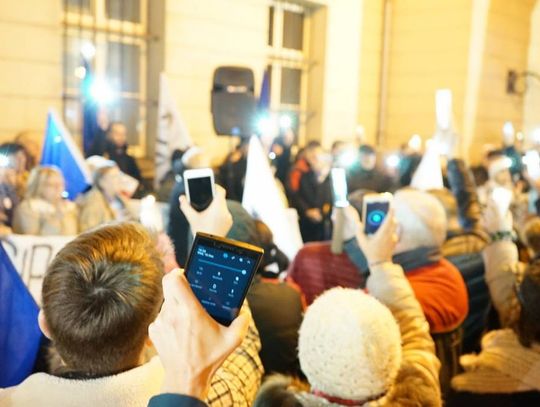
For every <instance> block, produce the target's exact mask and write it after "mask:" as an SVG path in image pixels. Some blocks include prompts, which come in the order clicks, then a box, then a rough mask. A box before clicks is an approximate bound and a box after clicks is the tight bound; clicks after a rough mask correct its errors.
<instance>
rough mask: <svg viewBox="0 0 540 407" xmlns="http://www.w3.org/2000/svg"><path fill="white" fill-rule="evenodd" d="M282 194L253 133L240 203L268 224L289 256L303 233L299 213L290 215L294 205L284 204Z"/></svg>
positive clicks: (300, 243) (277, 241)
mask: <svg viewBox="0 0 540 407" xmlns="http://www.w3.org/2000/svg"><path fill="white" fill-rule="evenodd" d="M282 195H283V193H282V192H281V191H280V189H279V187H278V185H277V183H276V180H275V178H274V175H273V173H272V170H271V168H270V164H269V163H268V157H267V156H266V154H265V153H264V150H263V148H262V145H261V142H260V141H259V139H257V138H256V137H252V138H251V140H250V142H249V151H248V159H247V170H246V179H245V183H244V196H243V197H242V205H243V206H244V208H245V209H246V210H247V211H248V212H249V213H250V214H251V216H253V217H254V218H256V219H259V220H261V221H263V222H264V223H266V224H267V225H268V227H269V228H270V230H271V231H272V234H273V235H274V243H275V244H276V245H277V246H278V247H279V248H280V249H281V250H282V251H283V253H285V254H286V255H287V257H289V259H291V260H292V259H293V258H294V256H296V253H297V252H298V250H300V248H301V247H302V237H301V236H300V229H299V227H298V216H297V215H296V214H295V215H296V216H291V213H290V212H291V211H294V209H292V210H291V209H288V208H287V207H286V204H285V200H284V199H283V198H282Z"/></svg>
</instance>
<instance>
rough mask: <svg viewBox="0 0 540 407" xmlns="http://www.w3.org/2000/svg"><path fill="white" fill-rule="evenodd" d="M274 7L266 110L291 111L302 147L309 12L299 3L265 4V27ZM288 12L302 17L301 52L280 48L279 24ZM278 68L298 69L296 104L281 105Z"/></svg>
mask: <svg viewBox="0 0 540 407" xmlns="http://www.w3.org/2000/svg"><path fill="white" fill-rule="evenodd" d="M271 7H273V8H274V14H273V24H274V25H273V28H272V29H270V27H269V28H268V33H269V34H270V32H272V34H273V36H272V45H270V44H269V43H268V42H269V41H267V55H268V61H267V65H269V66H271V67H272V70H271V79H270V80H271V83H272V86H271V87H270V109H271V110H272V111H273V112H277V113H278V114H279V113H282V112H294V113H295V114H296V115H297V116H298V134H297V138H298V143H300V144H304V143H305V140H306V124H307V119H308V111H307V102H308V74H309V69H310V61H309V55H310V34H311V19H310V14H311V9H310V8H309V7H306V6H304V5H302V4H298V3H292V2H287V1H280V0H272V1H270V2H269V4H268V24H269V25H270V8H271ZM285 11H290V12H294V13H299V14H300V13H301V14H303V33H302V34H303V35H302V50H296V49H291V48H284V47H283V24H284V12H285ZM282 68H292V69H299V70H300V71H301V80H300V103H299V104H286V103H282V102H281V86H282V74H281V69H282Z"/></svg>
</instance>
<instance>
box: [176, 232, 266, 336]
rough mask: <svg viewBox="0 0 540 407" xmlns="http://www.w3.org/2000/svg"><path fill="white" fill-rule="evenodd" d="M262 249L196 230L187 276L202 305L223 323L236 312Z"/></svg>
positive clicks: (242, 300)
mask: <svg viewBox="0 0 540 407" xmlns="http://www.w3.org/2000/svg"><path fill="white" fill-rule="evenodd" d="M263 254H264V250H263V249H261V248H260V247H257V246H253V245H250V244H247V243H243V242H237V241H235V240H231V239H226V238H223V237H218V236H213V235H209V234H206V233H197V234H196V235H195V240H194V242H193V246H192V248H191V253H190V255H189V258H188V261H187V264H186V272H185V273H186V278H187V280H188V282H189V284H190V285H191V289H192V290H193V293H194V294H195V296H196V297H197V299H198V300H199V302H200V303H201V304H202V306H203V307H204V309H205V310H206V311H207V312H208V314H210V316H211V317H212V318H214V319H215V320H216V321H217V322H219V323H220V324H222V325H225V326H229V325H230V324H231V322H232V321H234V319H235V318H236V317H237V316H238V313H239V312H240V308H242V304H243V303H244V299H245V298H246V295H247V292H248V289H249V287H250V285H251V281H252V280H253V277H254V276H255V273H256V272H257V268H258V267H259V264H260V262H261V259H262V256H263Z"/></svg>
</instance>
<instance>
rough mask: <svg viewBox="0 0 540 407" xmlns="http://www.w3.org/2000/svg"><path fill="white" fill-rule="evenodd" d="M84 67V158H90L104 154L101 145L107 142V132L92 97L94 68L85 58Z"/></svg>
mask: <svg viewBox="0 0 540 407" xmlns="http://www.w3.org/2000/svg"><path fill="white" fill-rule="evenodd" d="M83 66H84V69H85V75H84V78H83V80H82V81H81V88H80V90H81V103H82V122H83V128H82V136H83V152H84V156H85V157H88V156H90V155H93V154H97V155H102V154H103V151H101V146H100V144H103V141H102V140H105V131H104V130H103V129H102V128H101V127H100V126H99V123H98V111H99V105H98V103H97V101H96V100H95V99H94V98H92V95H91V88H92V84H93V82H94V79H95V78H94V74H93V72H92V67H91V66H90V63H89V62H88V60H87V59H86V58H83Z"/></svg>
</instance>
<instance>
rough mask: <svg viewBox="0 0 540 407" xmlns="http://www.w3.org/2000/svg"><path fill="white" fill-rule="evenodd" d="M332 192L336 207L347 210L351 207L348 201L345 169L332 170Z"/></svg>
mask: <svg viewBox="0 0 540 407" xmlns="http://www.w3.org/2000/svg"><path fill="white" fill-rule="evenodd" d="M331 174H332V175H331V176H332V192H333V194H334V206H335V207H336V208H345V207H346V206H348V205H349V201H348V200H347V175H346V174H345V169H344V168H332V172H331Z"/></svg>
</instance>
